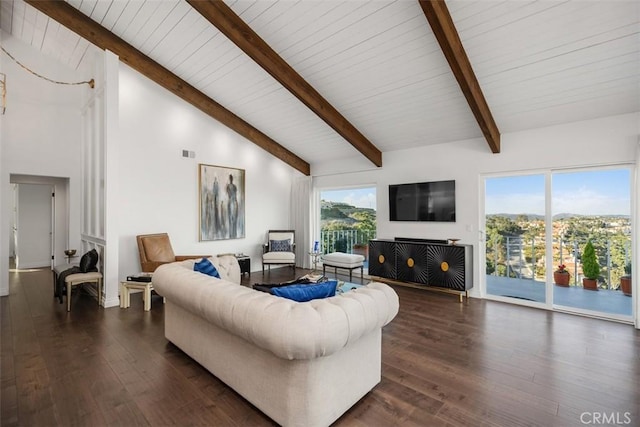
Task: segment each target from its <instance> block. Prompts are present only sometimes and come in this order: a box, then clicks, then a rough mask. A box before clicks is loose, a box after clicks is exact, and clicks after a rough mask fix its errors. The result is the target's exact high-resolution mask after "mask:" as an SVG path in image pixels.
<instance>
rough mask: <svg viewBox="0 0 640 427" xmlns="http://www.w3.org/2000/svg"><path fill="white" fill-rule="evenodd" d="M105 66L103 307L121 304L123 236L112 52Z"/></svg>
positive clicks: (116, 69)
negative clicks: (121, 234) (121, 238)
mask: <svg viewBox="0 0 640 427" xmlns="http://www.w3.org/2000/svg"><path fill="white" fill-rule="evenodd" d="M104 67H105V76H104V81H105V97H104V100H105V102H104V115H105V116H104V132H105V147H104V153H105V163H104V165H105V169H104V180H105V200H104V212H103V215H104V217H103V218H104V222H105V242H106V245H105V252H104V261H105V262H104V272H103V274H104V306H105V307H114V306H117V305H119V300H118V288H119V276H120V269H119V255H118V254H119V244H120V238H119V237H120V234H119V225H118V206H119V204H120V201H119V197H118V189H119V177H120V174H119V172H118V156H119V151H120V147H119V140H120V138H119V129H120V126H119V115H118V106H119V99H118V93H119V88H118V85H119V59H118V57H117V56H116V55H115V54H114V53H112V52H109V51H105V55H104Z"/></svg>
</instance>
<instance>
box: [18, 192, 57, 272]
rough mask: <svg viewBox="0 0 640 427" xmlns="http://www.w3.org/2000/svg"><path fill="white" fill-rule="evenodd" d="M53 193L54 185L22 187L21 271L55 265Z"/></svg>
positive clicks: (20, 208)
mask: <svg viewBox="0 0 640 427" xmlns="http://www.w3.org/2000/svg"><path fill="white" fill-rule="evenodd" d="M52 192H53V187H52V186H51V185H43V184H18V203H17V216H18V221H17V222H18V227H17V231H16V233H17V242H18V243H17V245H16V249H17V256H16V260H17V261H16V267H17V268H20V269H27V268H39V267H49V266H50V265H51V257H52V250H51V248H52V237H53V228H52V214H53V212H52V203H51V195H52Z"/></svg>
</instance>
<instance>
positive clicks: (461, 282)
mask: <svg viewBox="0 0 640 427" xmlns="http://www.w3.org/2000/svg"><path fill="white" fill-rule="evenodd" d="M369 275H370V276H375V277H378V278H380V279H386V280H389V281H392V282H393V283H398V284H406V285H409V286H413V287H420V288H426V287H434V288H436V289H437V290H444V291H448V292H454V293H456V294H458V295H459V298H460V301H462V296H463V295H466V296H467V297H468V291H469V289H471V288H472V287H473V246H472V245H464V244H455V245H453V244H447V243H435V242H434V241H430V240H421V239H415V240H412V239H407V238H396V239H395V240H385V239H375V240H370V241H369Z"/></svg>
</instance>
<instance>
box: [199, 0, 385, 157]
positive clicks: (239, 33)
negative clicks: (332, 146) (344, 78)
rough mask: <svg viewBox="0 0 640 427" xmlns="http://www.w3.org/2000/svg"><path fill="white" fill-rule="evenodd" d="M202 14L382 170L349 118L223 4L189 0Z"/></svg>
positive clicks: (373, 150)
mask: <svg viewBox="0 0 640 427" xmlns="http://www.w3.org/2000/svg"><path fill="white" fill-rule="evenodd" d="M187 1H188V2H189V4H190V5H191V6H192V7H194V8H195V9H196V10H198V12H200V14H202V15H203V16H204V17H205V18H206V19H207V20H208V21H209V22H211V23H212V24H213V25H214V26H215V27H216V28H218V29H219V30H220V31H221V32H222V33H224V34H225V36H226V37H228V38H229V39H230V40H232V41H233V43H234V44H236V45H237V46H238V47H239V48H240V49H242V51H243V52H244V53H246V54H247V55H248V56H249V57H251V59H253V60H254V61H255V62H256V63H257V64H258V65H260V67H262V68H263V69H264V70H265V71H266V72H268V73H269V74H270V75H271V76H272V77H273V78H275V79H276V80H277V81H278V82H279V83H280V84H282V85H283V86H284V87H286V88H287V90H289V91H290V92H291V93H292V94H293V95H294V96H295V97H296V98H298V99H299V100H300V101H301V102H302V103H303V104H304V105H306V106H307V107H308V108H309V109H311V110H312V111H313V112H314V113H315V114H316V115H317V116H318V117H320V118H321V119H322V120H323V121H324V122H325V123H326V124H327V125H329V126H330V127H331V128H333V129H334V130H335V131H336V132H337V133H338V134H340V135H341V136H342V137H343V138H344V139H345V140H346V141H347V142H349V143H350V144H351V145H352V146H353V147H355V148H356V149H357V150H358V151H360V152H361V153H362V154H363V155H364V156H365V157H366V158H367V159H369V160H370V161H371V162H372V163H373V164H374V165H376V166H378V167H380V166H382V153H381V152H380V150H379V149H378V148H377V147H375V146H374V145H373V144H372V143H371V142H370V141H369V140H368V139H367V137H365V136H364V135H363V134H362V133H361V132H360V131H359V130H358V129H357V128H355V127H354V126H353V125H352V124H351V123H350V122H349V121H348V119H347V118H345V117H344V116H342V115H341V114H340V112H339V111H338V110H337V109H336V108H335V107H334V106H333V105H331V104H330V103H329V102H327V100H326V99H325V98H324V97H323V96H322V95H321V94H320V93H319V92H317V90H316V89H315V88H313V87H312V86H311V85H310V84H309V83H307V82H306V81H305V80H304V79H303V78H302V77H301V76H300V75H299V74H298V73H297V72H296V71H295V70H294V69H293V68H292V67H291V66H290V65H289V64H288V63H287V62H286V61H285V60H283V59H282V57H280V56H279V55H278V54H277V53H276V52H275V51H273V49H272V48H271V47H270V46H269V45H268V43H266V42H264V40H263V39H262V38H261V37H260V36H259V35H258V34H256V33H255V32H254V31H253V30H252V29H251V28H250V27H249V26H248V25H247V24H246V23H245V22H244V21H242V19H241V18H240V17H239V16H238V15H236V14H235V13H234V12H233V10H232V9H230V8H229V7H228V6H226V5H225V4H224V3H223V2H215V1H206V2H205V1H195V0H187Z"/></svg>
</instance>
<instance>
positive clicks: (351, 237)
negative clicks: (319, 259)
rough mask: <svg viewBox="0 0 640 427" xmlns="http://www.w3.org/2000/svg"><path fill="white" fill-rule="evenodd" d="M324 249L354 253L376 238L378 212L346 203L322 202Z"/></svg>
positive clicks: (321, 218) (321, 227)
mask: <svg viewBox="0 0 640 427" xmlns="http://www.w3.org/2000/svg"><path fill="white" fill-rule="evenodd" d="M320 230H321V234H322V248H323V251H324V252H325V253H326V252H333V251H339V252H347V253H351V252H353V246H354V245H367V243H368V241H369V239H373V238H375V237H376V210H375V209H372V208H361V207H356V206H353V205H351V204H348V203H344V202H333V201H328V200H321V201H320Z"/></svg>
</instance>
